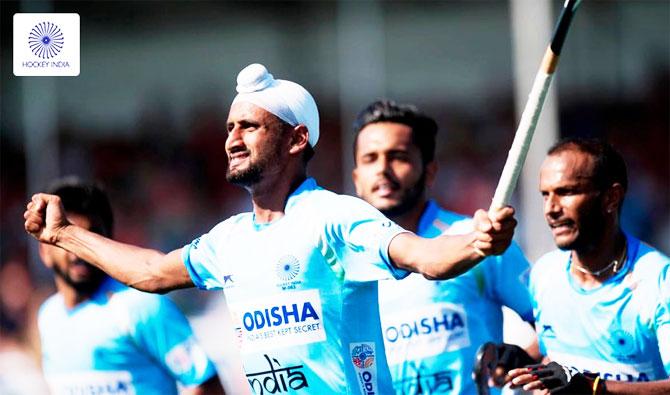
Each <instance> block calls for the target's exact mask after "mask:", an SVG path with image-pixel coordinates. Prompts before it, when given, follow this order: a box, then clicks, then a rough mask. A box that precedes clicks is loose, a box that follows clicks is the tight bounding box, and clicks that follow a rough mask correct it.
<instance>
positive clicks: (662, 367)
mask: <svg viewBox="0 0 670 395" xmlns="http://www.w3.org/2000/svg"><path fill="white" fill-rule="evenodd" d="M626 237H627V240H628V250H627V256H626V261H625V263H624V265H623V267H622V269H621V270H620V271H619V273H617V274H615V275H614V276H612V277H610V278H609V279H607V280H606V281H605V282H604V283H603V284H602V285H601V286H599V287H597V288H594V289H590V290H585V289H583V288H581V287H580V286H579V284H578V283H577V282H576V281H575V280H574V278H573V276H572V274H570V265H571V254H570V251H561V250H555V251H552V252H550V253H548V254H546V255H545V256H543V257H542V258H540V260H539V261H538V262H537V264H535V266H534V267H533V269H532V271H531V279H530V286H531V293H532V296H533V299H534V300H533V304H534V306H533V308H534V311H535V319H536V328H537V332H538V337H539V342H540V351H542V353H543V354H544V355H547V356H548V357H549V358H551V359H552V360H554V361H556V362H558V363H560V364H562V365H566V366H569V367H573V368H576V369H577V370H579V371H582V372H598V373H600V376H601V377H602V378H603V379H605V380H618V381H628V382H637V381H650V380H661V379H665V378H668V375H669V374H670V260H669V259H668V257H667V256H665V255H663V254H661V253H660V252H658V251H657V250H655V249H654V248H652V247H650V246H649V245H647V244H645V243H643V242H640V241H639V240H638V239H636V238H634V237H631V236H628V235H627V236H626Z"/></svg>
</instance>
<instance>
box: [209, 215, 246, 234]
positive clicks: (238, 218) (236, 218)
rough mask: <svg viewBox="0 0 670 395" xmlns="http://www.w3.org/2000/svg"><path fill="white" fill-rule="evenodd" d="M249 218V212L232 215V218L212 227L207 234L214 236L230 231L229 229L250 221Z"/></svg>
mask: <svg viewBox="0 0 670 395" xmlns="http://www.w3.org/2000/svg"><path fill="white" fill-rule="evenodd" d="M251 218H252V214H251V213H250V212H246V213H240V214H236V215H233V216H232V217H229V218H228V219H225V220H223V221H221V222H219V223H218V224H216V225H214V227H213V228H212V229H211V230H210V231H209V232H208V233H212V234H216V233H220V232H225V231H226V230H227V229H230V228H231V227H233V226H235V225H237V224H240V223H242V222H244V221H247V220H250V219H251Z"/></svg>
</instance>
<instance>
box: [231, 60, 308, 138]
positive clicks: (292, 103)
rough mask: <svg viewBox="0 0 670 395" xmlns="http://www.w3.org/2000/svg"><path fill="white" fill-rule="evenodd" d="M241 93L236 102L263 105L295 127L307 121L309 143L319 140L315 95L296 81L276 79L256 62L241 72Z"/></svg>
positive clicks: (238, 90) (238, 76)
mask: <svg viewBox="0 0 670 395" xmlns="http://www.w3.org/2000/svg"><path fill="white" fill-rule="evenodd" d="M236 89H237V92H238V93H237V96H235V99H234V100H233V104H235V103H237V102H246V103H251V104H253V105H256V106H258V107H261V108H262V109H264V110H265V111H268V112H270V113H272V114H274V115H276V116H277V117H279V118H280V119H281V120H283V121H284V122H286V123H288V124H289V125H291V126H297V125H300V124H303V125H305V126H306V127H307V130H308V131H309V145H311V146H312V148H314V146H315V145H316V143H317V141H319V110H318V109H317V108H316V102H314V98H313V97H312V95H310V94H309V92H307V90H306V89H305V88H303V87H302V86H300V85H298V84H296V83H295V82H291V81H286V80H275V79H274V77H273V76H272V74H270V73H269V72H268V70H267V69H266V68H265V66H263V65H262V64H258V63H254V64H250V65H249V66H247V67H245V68H243V69H242V71H240V73H239V74H238V75H237V88H236Z"/></svg>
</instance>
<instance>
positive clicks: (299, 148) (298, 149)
mask: <svg viewBox="0 0 670 395" xmlns="http://www.w3.org/2000/svg"><path fill="white" fill-rule="evenodd" d="M308 145H309V130H307V127H306V126H305V125H303V124H300V125H297V126H294V127H292V128H291V147H290V148H289V153H290V154H292V155H295V154H299V153H302V152H303V151H304V150H305V149H306V148H307V146H308Z"/></svg>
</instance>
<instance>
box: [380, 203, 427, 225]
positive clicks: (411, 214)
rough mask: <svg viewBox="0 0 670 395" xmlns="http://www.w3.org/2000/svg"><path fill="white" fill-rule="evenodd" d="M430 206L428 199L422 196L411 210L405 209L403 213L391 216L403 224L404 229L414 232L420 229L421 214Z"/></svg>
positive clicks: (396, 221) (390, 217) (397, 222)
mask: <svg viewBox="0 0 670 395" xmlns="http://www.w3.org/2000/svg"><path fill="white" fill-rule="evenodd" d="M427 206H428V201H427V200H426V199H425V198H424V197H422V198H421V199H420V200H419V201H418V202H417V203H416V204H415V205H413V206H412V207H411V208H410V209H409V210H407V211H405V212H404V213H402V214H398V215H392V216H389V219H391V220H392V221H393V222H395V223H396V224H398V225H400V226H402V227H403V228H404V229H406V230H409V231H412V232H414V233H416V232H417V230H418V229H419V221H420V220H421V215H422V214H423V212H424V211H425V210H426V207H427Z"/></svg>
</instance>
